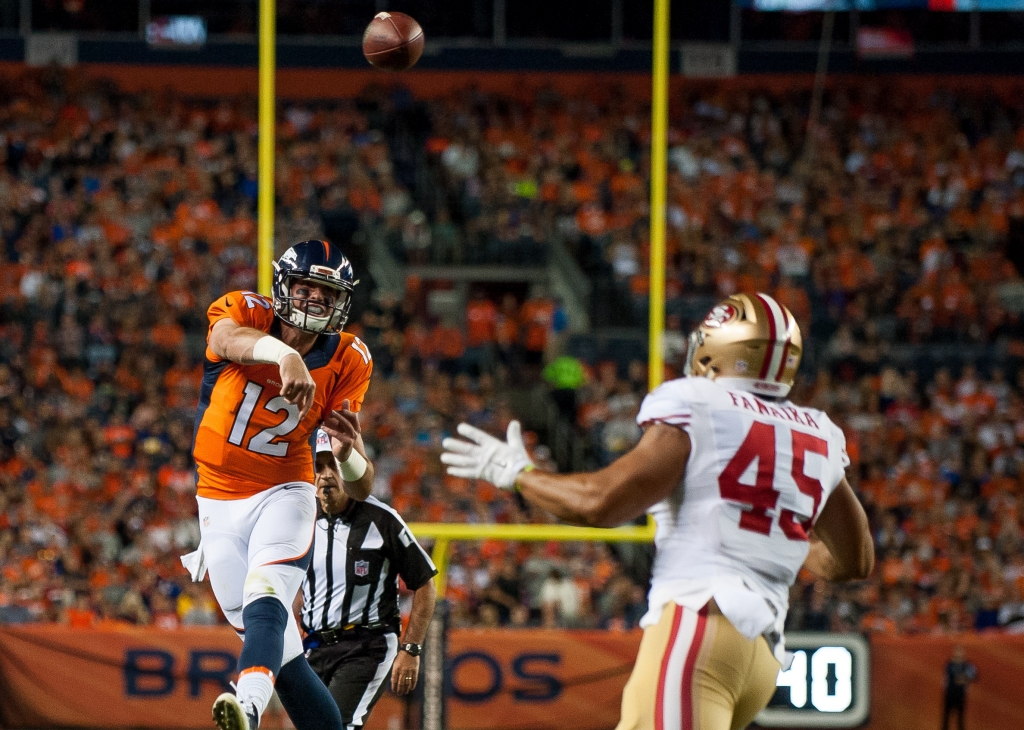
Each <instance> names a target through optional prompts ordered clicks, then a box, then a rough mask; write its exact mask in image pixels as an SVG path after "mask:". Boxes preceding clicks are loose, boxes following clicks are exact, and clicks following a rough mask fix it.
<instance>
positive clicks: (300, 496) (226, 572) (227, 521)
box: [193, 482, 316, 663]
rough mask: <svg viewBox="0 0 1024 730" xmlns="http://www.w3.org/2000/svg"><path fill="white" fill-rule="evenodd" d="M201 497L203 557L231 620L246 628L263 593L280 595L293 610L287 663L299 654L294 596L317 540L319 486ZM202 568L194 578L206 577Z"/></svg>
mask: <svg viewBox="0 0 1024 730" xmlns="http://www.w3.org/2000/svg"><path fill="white" fill-rule="evenodd" d="M196 499H197V500H198V502H199V529H200V535H201V536H202V538H201V540H200V543H199V551H198V552H199V553H200V554H199V556H197V557H198V558H199V562H200V563H201V565H202V566H203V568H205V569H206V570H207V571H209V574H210V585H211V586H212V587H213V594H214V595H215V596H216V598H217V603H218V604H220V608H221V610H222V611H223V612H224V616H225V618H227V620H228V623H230V624H231V625H232V626H233V627H234V629H235V631H236V632H238V634H239V635H242V634H244V633H245V626H244V625H243V622H242V610H243V609H244V608H245V607H246V606H247V605H249V604H250V603H252V602H253V601H255V600H256V599H258V598H264V597H267V596H271V597H273V598H277V599H278V600H280V601H281V602H282V603H283V604H284V607H285V609H286V610H287V611H288V627H287V629H286V630H285V636H284V657H283V662H282V663H287V662H288V661H289V660H291V659H294V658H295V657H297V656H299V654H301V653H302V651H303V649H302V636H301V634H300V633H299V627H298V624H296V622H295V617H294V615H293V613H292V601H293V600H294V599H295V594H296V593H298V590H299V587H300V586H301V585H302V579H303V577H304V576H305V572H306V567H307V565H308V561H309V549H310V546H311V545H312V543H313V527H314V525H315V523H316V489H315V488H314V487H313V485H312V484H309V483H308V482H289V483H287V484H278V485H277V486H275V487H272V488H271V489H268V490H266V491H264V492H260V493H259V494H254V495H252V496H251V497H247V498H245V499H233V500H220V499H208V498H205V497H197V498H196ZM198 572H199V571H194V572H193V580H196V579H197V578H198V579H200V580H201V579H202V576H201V575H197V573H198Z"/></svg>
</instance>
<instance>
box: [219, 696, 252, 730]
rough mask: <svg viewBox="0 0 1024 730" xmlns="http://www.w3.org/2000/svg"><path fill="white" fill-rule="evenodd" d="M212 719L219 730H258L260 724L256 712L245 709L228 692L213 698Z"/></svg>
mask: <svg viewBox="0 0 1024 730" xmlns="http://www.w3.org/2000/svg"><path fill="white" fill-rule="evenodd" d="M213 721H214V722H215V723H217V728H218V729H219V730H258V729H259V726H260V721H259V717H258V716H257V714H256V712H255V711H251V710H246V709H245V707H243V706H242V703H241V702H239V701H238V698H237V697H235V695H233V694H231V693H230V692H225V693H224V694H222V695H221V696H220V697H218V698H217V699H216V700H214V702H213Z"/></svg>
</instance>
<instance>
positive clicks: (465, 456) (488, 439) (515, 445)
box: [441, 421, 533, 489]
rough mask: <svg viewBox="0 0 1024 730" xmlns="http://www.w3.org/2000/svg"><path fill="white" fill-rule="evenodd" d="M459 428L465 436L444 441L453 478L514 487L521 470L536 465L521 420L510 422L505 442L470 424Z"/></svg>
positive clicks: (442, 443)
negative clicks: (528, 452)
mask: <svg viewBox="0 0 1024 730" xmlns="http://www.w3.org/2000/svg"><path fill="white" fill-rule="evenodd" d="M458 431H459V435H460V436H462V437H463V438H446V439H445V440H444V441H442V442H441V446H443V447H444V453H443V454H441V461H442V462H444V463H445V464H447V465H448V473H449V474H451V475H452V476H453V477H462V478H463V479H483V480H485V481H488V482H491V484H494V485H495V486H497V487H500V488H502V489H512V488H513V487H514V486H515V483H516V478H517V477H518V476H519V474H520V472H522V471H523V470H524V469H532V468H533V461H531V460H530V456H529V454H527V453H526V445H525V444H524V443H523V431H522V427H521V426H520V425H519V421H512V422H511V423H510V424H508V432H507V433H506V435H505V441H502V440H501V439H497V438H495V437H494V436H491V435H490V434H489V433H485V432H484V431H481V430H480V429H479V428H475V427H474V426H470V425H469V424H468V423H460V424H459V428H458Z"/></svg>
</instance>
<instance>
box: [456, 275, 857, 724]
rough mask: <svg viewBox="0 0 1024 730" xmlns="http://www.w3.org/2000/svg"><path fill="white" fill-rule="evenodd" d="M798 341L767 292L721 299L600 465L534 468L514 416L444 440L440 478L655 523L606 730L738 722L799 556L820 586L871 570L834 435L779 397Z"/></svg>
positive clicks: (769, 686)
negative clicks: (584, 469) (627, 436)
mask: <svg viewBox="0 0 1024 730" xmlns="http://www.w3.org/2000/svg"><path fill="white" fill-rule="evenodd" d="M802 347H803V342H802V340H801V337H800V328H799V327H798V326H797V323H796V321H795V320H794V318H793V315H792V313H790V312H789V310H788V309H786V307H784V306H782V305H781V304H779V303H778V302H777V301H775V300H774V299H772V298H771V297H770V296H768V295H767V294H737V295H735V296H731V297H729V298H728V299H726V300H724V301H723V302H721V303H719V304H718V306H716V307H715V308H714V309H712V310H711V312H710V313H709V314H708V315H707V317H706V318H705V319H704V321H703V322H702V323H701V325H700V326H699V327H698V328H697V329H696V331H695V332H694V333H693V335H691V338H690V346H689V349H688V352H687V356H688V367H687V376H688V377H684V378H680V379H678V380H672V381H669V382H667V383H665V384H664V385H662V386H661V387H659V388H657V389H655V390H654V391H652V392H651V393H650V394H648V396H647V397H646V398H645V399H644V402H643V405H641V407H640V413H639V415H638V416H637V423H638V424H639V425H640V426H641V427H642V428H643V429H644V435H643V437H642V438H641V439H640V443H639V444H637V446H636V448H634V449H633V450H632V451H631V452H629V453H628V454H626V455H625V456H623V457H622V458H620V459H619V460H617V461H616V462H615V463H613V464H611V465H610V466H608V467H606V468H604V469H602V470H600V471H597V472H593V473H589V474H565V475H556V474H546V473H543V472H540V471H536V470H534V469H533V464H532V462H531V461H530V457H529V456H528V455H527V453H526V448H525V446H524V445H523V440H522V436H521V434H520V429H519V424H518V422H516V421H513V422H512V423H511V424H510V425H509V429H508V434H507V436H506V440H505V441H501V440H499V439H496V438H494V437H493V436H490V435H488V434H486V433H484V432H482V431H479V430H478V429H475V428H473V427H472V426H470V425H468V424H465V423H464V424H461V425H460V426H459V433H460V434H461V435H462V436H463V437H465V439H466V440H463V439H455V438H448V439H445V440H444V442H443V446H444V448H445V453H444V454H443V455H442V457H441V459H442V461H444V462H445V463H446V464H448V465H449V468H448V473H449V474H452V475H453V476H457V477H463V478H470V479H486V480H488V481H490V482H493V483H494V484H496V485H498V486H499V487H503V488H506V489H510V488H513V487H515V488H517V489H518V490H519V491H520V492H521V493H522V495H523V497H524V498H525V499H526V500H527V501H529V502H532V503H533V504H536V505H538V506H540V507H543V508H545V509H547V510H548V511H549V512H551V513H553V514H554V515H556V516H558V517H560V518H562V519H564V520H566V521H568V522H573V523H576V524H585V525H594V526H598V527H611V526H613V525H617V524H622V523H624V522H627V521H629V520H632V519H634V518H635V517H639V516H640V515H642V514H643V513H644V512H645V511H648V512H650V514H651V515H652V516H653V517H654V519H655V522H656V523H657V531H656V534H655V538H654V543H655V548H656V556H655V561H654V571H653V576H652V578H651V589H650V593H649V595H648V606H649V611H648V613H647V615H646V616H644V617H643V619H642V620H641V622H640V625H641V626H643V627H644V638H643V641H642V642H641V644H640V652H639V654H638V655H637V659H636V665H635V667H634V669H633V674H632V675H631V676H630V678H629V682H628V683H627V684H626V687H625V690H624V691H623V696H622V717H621V720H620V721H619V725H618V730H739V729H740V728H744V727H746V726H747V725H748V724H749V723H750V722H751V721H753V719H754V717H755V716H756V715H757V713H758V712H760V710H761V709H762V708H763V707H764V706H765V705H766V704H767V703H768V700H769V699H770V698H771V696H772V694H773V693H774V692H775V683H776V678H777V677H778V673H779V668H780V667H781V666H783V665H787V664H788V663H789V661H790V659H791V657H790V655H788V654H787V652H786V651H785V637H784V636H783V629H784V625H785V621H786V612H787V610H788V608H789V588H790V586H791V585H792V584H793V582H794V581H795V580H796V576H797V572H798V571H799V570H800V568H801V566H804V567H806V568H807V569H808V570H810V571H811V572H812V573H814V574H816V575H818V576H820V577H822V578H826V579H830V580H850V579H856V578H864V577H866V576H867V575H868V574H869V573H870V572H871V569H872V566H873V564H874V545H873V543H872V539H871V532H870V530H869V529H868V521H867V516H866V515H865V514H864V510H863V508H862V507H861V505H860V502H858V501H857V497H856V495H855V494H854V492H853V489H852V488H851V487H850V485H849V483H847V481H846V477H845V475H844V470H845V468H846V466H848V465H849V463H850V460H849V459H848V458H847V455H846V439H845V437H844V436H843V432H842V431H841V430H840V429H839V428H838V427H837V426H836V425H835V424H833V423H832V421H831V420H829V417H828V416H827V415H826V414H825V413H822V412H821V411H818V410H815V409H812V408H803V407H801V406H798V405H795V404H793V403H791V402H790V401H788V400H786V396H787V395H788V394H789V389H790V387H791V386H792V384H793V379H794V378H795V376H796V371H797V368H798V367H799V366H800V355H801V353H802Z"/></svg>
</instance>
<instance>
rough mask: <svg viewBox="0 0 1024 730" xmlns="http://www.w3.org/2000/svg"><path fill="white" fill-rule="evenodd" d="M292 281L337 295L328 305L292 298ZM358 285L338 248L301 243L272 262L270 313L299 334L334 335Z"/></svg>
mask: <svg viewBox="0 0 1024 730" xmlns="http://www.w3.org/2000/svg"><path fill="white" fill-rule="evenodd" d="M296 280H303V281H312V282H316V283H317V284H322V285H324V286H327V287H330V288H331V289H334V290H336V291H337V292H338V298H337V300H336V301H335V302H334V303H333V304H332V305H329V306H328V305H325V304H319V303H315V302H309V301H307V300H306V299H303V298H301V297H293V296H292V284H293V283H294V282H295V281H296ZM358 283H359V281H358V280H357V279H356V278H355V275H354V274H353V272H352V264H351V263H349V260H348V258H346V256H345V254H343V253H342V252H341V249H340V248H338V247H337V246H335V245H333V244H331V243H328V242H327V241H320V240H316V239H312V240H309V241H301V242H300V243H296V244H295V245H294V246H292V247H291V248H289V249H288V250H287V251H285V252H284V253H283V254H282V255H281V258H279V259H278V260H277V261H275V262H274V281H273V287H272V294H273V299H274V312H275V313H276V314H277V316H278V317H280V318H281V319H282V320H283V321H284V322H287V323H288V324H290V325H291V326H292V327H297V328H299V329H300V330H302V331H303V332H313V333H315V334H329V335H331V334H337V333H338V332H341V331H342V330H343V329H344V328H345V324H346V323H347V322H348V315H349V311H350V310H351V309H352V292H353V291H354V290H355V286H356V284H358Z"/></svg>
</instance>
